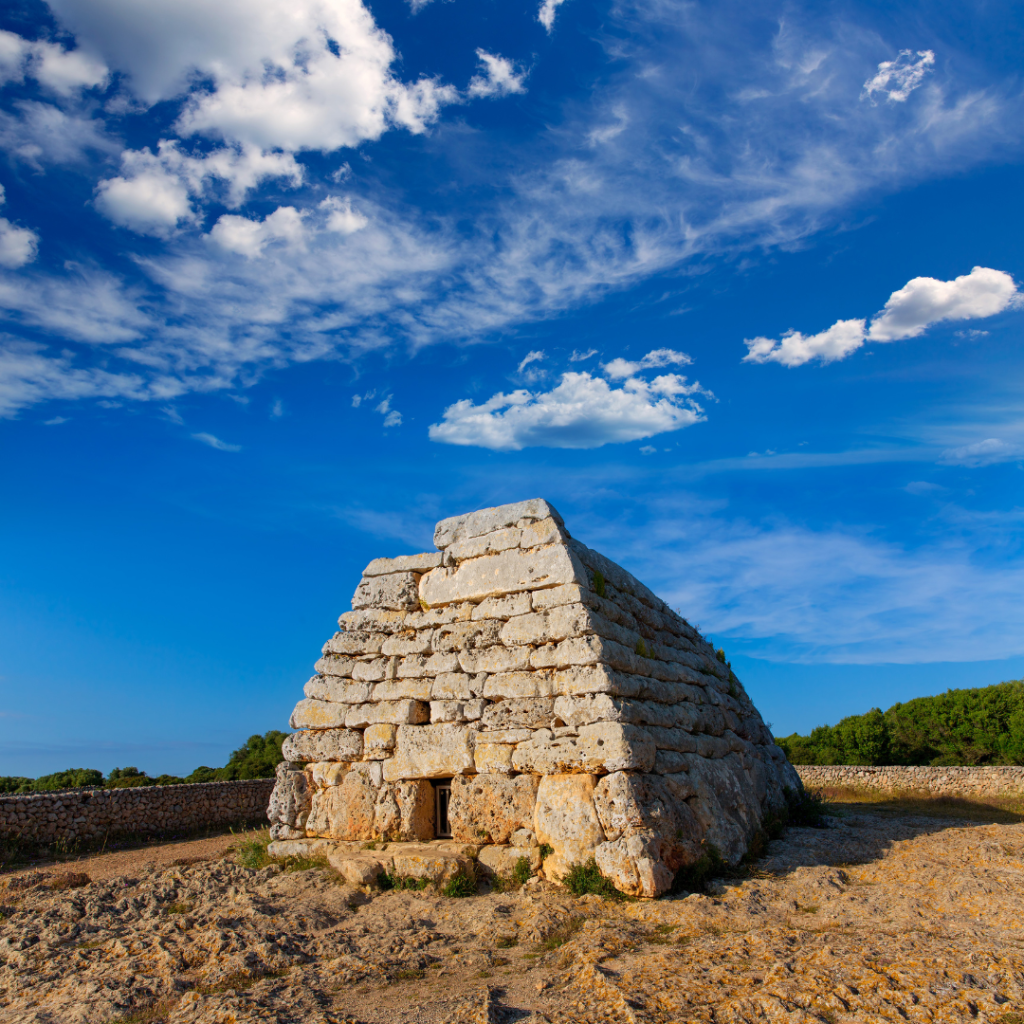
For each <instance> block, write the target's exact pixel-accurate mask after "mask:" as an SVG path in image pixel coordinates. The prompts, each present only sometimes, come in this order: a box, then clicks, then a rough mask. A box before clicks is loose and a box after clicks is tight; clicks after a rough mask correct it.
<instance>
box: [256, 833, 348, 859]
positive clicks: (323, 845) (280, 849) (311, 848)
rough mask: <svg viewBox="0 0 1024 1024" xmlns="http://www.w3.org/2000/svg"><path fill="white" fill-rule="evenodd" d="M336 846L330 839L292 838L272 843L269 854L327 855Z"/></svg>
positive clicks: (289, 855) (287, 855) (285, 855)
mask: <svg viewBox="0 0 1024 1024" xmlns="http://www.w3.org/2000/svg"><path fill="white" fill-rule="evenodd" d="M336 847H337V844H336V843H334V842H332V841H331V840H330V839H308V838H305V839H291V840H284V841H278V842H274V843H271V844H270V845H269V846H268V847H267V854H268V855H269V856H271V857H317V856H320V855H323V856H325V857H326V856H327V855H328V854H330V853H331V852H333V851H334V850H335V849H336Z"/></svg>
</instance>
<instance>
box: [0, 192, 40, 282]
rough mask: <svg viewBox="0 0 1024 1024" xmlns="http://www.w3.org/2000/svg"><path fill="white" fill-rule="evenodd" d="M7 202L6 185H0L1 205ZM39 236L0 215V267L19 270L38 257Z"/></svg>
mask: <svg viewBox="0 0 1024 1024" xmlns="http://www.w3.org/2000/svg"><path fill="white" fill-rule="evenodd" d="M4 202H5V196H4V187H3V185H0V206H3V204H4ZM38 249H39V236H38V235H37V234H36V233H35V232H34V231H30V230H29V229H28V228H19V227H18V226H17V225H16V224H12V223H11V222H10V221H9V220H8V219H7V218H6V217H0V267H6V268H7V269H8V270H17V268H18V267H23V266H24V265H25V264H26V263H31V262H32V261H33V260H34V259H35V258H36V252H37V251H38Z"/></svg>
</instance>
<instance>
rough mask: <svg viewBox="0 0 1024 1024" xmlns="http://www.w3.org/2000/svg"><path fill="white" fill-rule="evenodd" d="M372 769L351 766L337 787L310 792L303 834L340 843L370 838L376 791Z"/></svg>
mask: <svg viewBox="0 0 1024 1024" xmlns="http://www.w3.org/2000/svg"><path fill="white" fill-rule="evenodd" d="M376 767H377V766H376V765H369V764H357V765H353V767H352V769H351V770H350V771H349V772H348V773H347V774H346V775H345V777H344V778H343V779H342V781H341V784H340V785H337V786H331V787H329V788H327V789H320V790H317V791H316V792H314V794H313V801H312V810H311V811H310V815H309V819H308V820H307V821H306V832H307V834H308V835H311V836H321V837H323V838H330V839H342V840H353V839H372V838H373V836H374V834H375V832H374V809H375V805H376V802H377V788H378V787H377V785H376V784H375V783H374V773H373V771H372V769H373V768H376Z"/></svg>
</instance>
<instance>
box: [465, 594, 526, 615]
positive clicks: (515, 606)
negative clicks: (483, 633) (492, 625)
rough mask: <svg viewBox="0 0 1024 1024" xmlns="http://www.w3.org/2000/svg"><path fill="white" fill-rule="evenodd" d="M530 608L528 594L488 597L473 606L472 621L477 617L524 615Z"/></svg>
mask: <svg viewBox="0 0 1024 1024" xmlns="http://www.w3.org/2000/svg"><path fill="white" fill-rule="evenodd" d="M531 609H532V604H531V601H530V594H529V592H528V591H527V592H526V593H522V594H506V595H502V596H501V597H488V598H486V599H485V600H483V601H481V602H480V603H479V604H478V605H476V606H475V607H474V608H473V621H474V622H476V621H478V620H479V619H501V620H505V619H510V618H512V616H513V615H526V614H527V612H529V611H530V610H531Z"/></svg>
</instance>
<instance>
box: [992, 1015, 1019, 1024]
mask: <svg viewBox="0 0 1024 1024" xmlns="http://www.w3.org/2000/svg"><path fill="white" fill-rule="evenodd" d="M996 1024H1024V1013H1004V1014H1003V1015H1002V1016H1001V1017H996Z"/></svg>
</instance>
